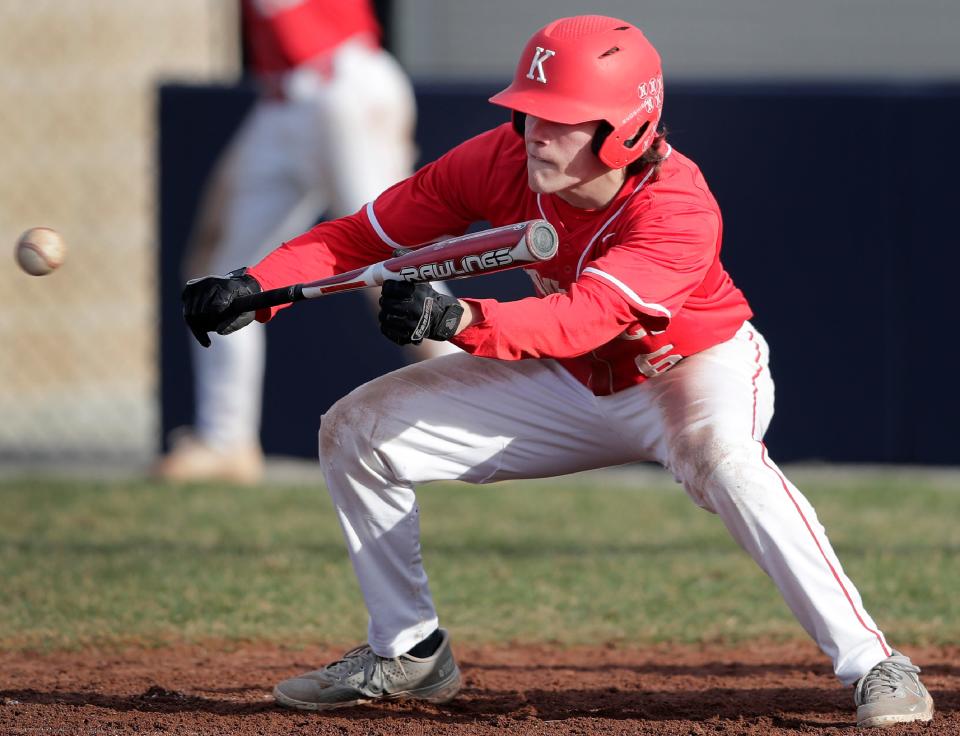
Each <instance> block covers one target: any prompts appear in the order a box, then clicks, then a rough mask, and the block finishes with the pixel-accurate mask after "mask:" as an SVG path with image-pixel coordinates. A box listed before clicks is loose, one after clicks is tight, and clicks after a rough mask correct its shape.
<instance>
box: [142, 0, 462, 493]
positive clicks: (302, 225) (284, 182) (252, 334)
mask: <svg viewBox="0 0 960 736" xmlns="http://www.w3.org/2000/svg"><path fill="white" fill-rule="evenodd" d="M241 10H242V17H243V21H244V37H245V39H246V40H247V42H248V48H249V51H250V61H251V66H252V69H253V71H254V74H255V76H256V79H257V83H258V88H259V90H260V94H259V97H258V100H257V102H256V103H255V105H254V108H253V110H252V111H251V112H250V114H249V115H248V117H247V118H246V120H245V121H244V123H243V125H242V127H241V129H240V131H239V132H238V133H237V135H236V136H235V137H234V139H233V140H232V141H231V143H230V145H229V146H228V148H227V150H226V152H225V153H224V155H223V157H222V158H221V160H220V161H219V162H218V165H217V167H216V171H215V173H214V175H213V177H212V181H211V185H210V186H209V188H208V190H207V193H206V197H205V201H204V203H203V207H202V208H201V212H200V214H199V217H198V222H197V225H196V227H195V230H194V233H193V237H192V239H191V240H192V242H191V247H190V254H189V258H188V263H187V264H186V267H187V271H188V275H189V276H190V277H196V276H202V275H204V274H209V273H225V272H226V271H228V270H229V269H230V268H231V267H232V264H236V263H251V262H253V261H256V260H259V259H260V258H262V257H263V256H264V255H265V254H266V253H267V252H268V251H269V250H270V249H271V248H272V247H273V245H275V244H276V243H278V242H280V241H282V240H285V239H288V238H291V237H293V236H294V235H297V234H298V233H301V232H303V231H304V230H305V229H307V228H308V227H310V225H311V224H313V223H314V222H315V221H316V218H317V215H318V214H319V213H323V212H327V213H328V214H329V215H331V216H340V215H345V214H349V213H351V212H355V211H356V210H358V209H359V208H360V207H361V206H362V205H363V204H365V203H366V202H368V201H370V200H371V199H372V198H373V197H375V196H376V195H377V194H379V193H380V192H382V191H383V190H384V189H386V188H387V187H388V186H390V185H391V184H393V183H395V182H396V181H398V180H400V179H402V178H404V177H405V176H408V175H409V174H410V172H411V171H412V167H413V162H414V159H415V150H414V145H413V125H414V117H415V102H414V98H413V92H412V89H411V87H410V83H409V81H408V80H407V78H406V76H405V75H404V73H403V71H402V70H401V69H400V67H399V66H398V64H397V63H396V61H395V60H394V59H393V57H392V56H390V55H389V54H388V53H387V52H385V51H384V50H383V49H382V48H381V47H380V45H379V41H378V38H379V32H380V30H379V26H378V24H377V21H376V18H375V16H374V13H373V10H372V8H371V5H370V2H369V0H284V1H283V2H278V1H277V0H242V4H241ZM371 296H372V297H373V299H374V303H373V304H372V306H373V307H374V309H376V304H375V300H376V297H377V296H378V295H377V294H375V293H373V294H371ZM451 350H453V347H452V345H449V344H443V343H437V342H432V343H424V345H422V346H421V347H419V348H415V349H414V350H413V351H412V352H409V353H408V357H410V358H411V359H418V358H424V357H432V356H434V355H442V354H445V353H448V352H451ZM193 357H194V361H193V363H194V374H195V376H194V379H195V389H196V390H195V394H196V417H195V427H194V428H193V431H192V432H187V433H184V432H182V431H181V432H179V433H178V436H175V439H174V442H173V448H172V450H171V452H170V454H169V455H167V456H166V457H164V458H163V459H162V460H161V461H160V462H159V463H158V464H157V465H156V467H155V468H154V474H155V475H156V476H158V477H160V478H164V479H170V480H208V479H221V480H229V481H233V482H240V483H254V482H256V481H258V480H259V478H260V476H261V473H262V465H263V459H262V452H261V450H260V442H259V430H260V410H261V403H262V392H263V386H262V384H263V372H264V364H265V335H264V331H263V329H262V328H261V327H259V326H255V327H253V328H251V329H249V330H245V331H244V333H243V334H242V335H237V336H236V337H235V338H233V339H231V340H221V339H220V338H219V337H215V338H214V341H213V345H212V346H211V349H210V350H206V351H199V350H198V351H194V356H193Z"/></svg>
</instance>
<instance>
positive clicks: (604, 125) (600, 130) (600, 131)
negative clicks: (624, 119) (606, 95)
mask: <svg viewBox="0 0 960 736" xmlns="http://www.w3.org/2000/svg"><path fill="white" fill-rule="evenodd" d="M612 132H613V126H612V125H610V123H608V122H607V121H606V120H601V121H600V124H599V125H597V130H596V132H594V134H593V142H592V143H591V144H590V150H591V151H593V155H594V156H599V155H600V149H601V148H603V144H604V143H605V142H606V140H607V138H609V137H610V134H611V133H612Z"/></svg>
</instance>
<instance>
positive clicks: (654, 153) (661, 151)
mask: <svg viewBox="0 0 960 736" xmlns="http://www.w3.org/2000/svg"><path fill="white" fill-rule="evenodd" d="M666 144H667V129H666V128H660V130H659V131H658V132H657V135H656V136H655V137H654V139H653V143H651V144H650V148H648V149H647V150H646V151H645V152H644V154H643V155H642V156H641V157H640V158H638V159H637V160H636V161H632V162H630V163H629V164H627V176H628V177H629V176H634V175H636V174H639V173H640V172H641V171H644V170H645V169H646V168H647V167H648V166H650V165H651V164H652V165H653V175H652V176H651V177H650V178H651V179H656V178H657V177H658V176H659V175H660V166H661V165H662V164H663V161H664V159H666V157H667V151H666V149H667V145H666Z"/></svg>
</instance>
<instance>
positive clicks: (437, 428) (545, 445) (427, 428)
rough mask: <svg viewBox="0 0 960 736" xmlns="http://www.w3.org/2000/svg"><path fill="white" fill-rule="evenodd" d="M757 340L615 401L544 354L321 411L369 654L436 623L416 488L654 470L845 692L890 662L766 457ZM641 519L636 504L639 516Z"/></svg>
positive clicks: (474, 363) (486, 363)
mask: <svg viewBox="0 0 960 736" xmlns="http://www.w3.org/2000/svg"><path fill="white" fill-rule="evenodd" d="M773 393H774V389H773V381H772V379H771V377H770V373H769V370H768V367H767V347H766V343H765V342H764V340H763V338H762V337H761V336H760V335H759V334H758V333H757V331H756V330H755V329H754V328H753V327H752V326H751V325H750V324H749V323H747V324H745V325H744V326H743V327H742V328H741V329H740V331H739V332H738V333H737V335H736V336H735V337H733V338H732V339H731V340H729V341H727V342H725V343H723V344H720V345H717V346H715V347H713V348H711V349H709V350H706V351H704V352H702V353H699V354H697V355H694V356H691V357H689V358H686V359H684V360H683V361H681V362H680V363H679V364H678V365H677V366H675V367H674V368H672V369H671V370H669V371H667V372H666V373H664V374H662V375H661V376H658V377H657V378H654V379H652V380H649V381H647V382H646V383H643V384H641V385H638V386H635V387H632V388H630V389H627V390H625V391H621V392H619V393H616V394H613V395H612V396H601V397H598V396H594V395H593V394H592V393H591V392H589V391H588V390H587V389H586V388H585V387H583V386H582V385H581V384H580V383H578V382H577V381H575V380H574V379H573V378H572V377H571V376H570V375H569V374H568V373H567V372H566V371H565V370H564V369H563V368H561V367H560V366H559V365H558V364H557V363H555V362H554V361H551V360H524V361H516V362H511V361H498V360H490V359H484V358H476V357H473V356H470V355H464V354H460V355H450V356H446V357H443V358H438V359H437V360H434V361H430V362H429V363H428V364H418V365H413V366H408V367H406V368H403V369H400V370H397V371H394V372H393V373H390V374H388V375H386V376H383V377H381V378H378V379H376V380H373V381H371V382H370V383H367V384H365V385H363V386H361V387H360V388H358V389H356V390H355V391H353V392H351V393H350V394H349V395H348V396H346V397H345V398H343V399H341V400H340V401H339V402H338V403H337V404H335V405H334V406H333V408H332V409H331V410H330V411H329V412H328V413H327V414H326V415H325V416H324V417H323V422H322V427H321V430H320V459H321V464H322V467H323V472H324V475H325V477H326V481H327V485H328V488H329V490H330V494H331V496H332V497H333V501H334V505H335V507H336V510H337V514H338V515H339V518H340V522H341V524H342V526H343V529H344V533H345V535H346V539H347V543H348V547H349V550H350V556H351V559H352V561H353V565H354V569H355V571H356V574H357V577H358V578H359V581H360V587H361V589H362V591H363V595H364V599H365V601H366V605H367V609H368V611H369V614H370V627H369V640H370V645H371V646H372V647H373V649H374V651H375V652H377V653H378V654H380V655H381V656H385V657H390V656H396V655H397V654H399V653H401V652H404V651H406V650H408V649H409V648H410V647H411V646H413V645H414V644H415V643H417V642H418V641H419V640H420V639H422V638H423V637H424V636H425V635H427V634H428V633H429V632H430V631H431V630H432V629H433V628H435V627H436V626H437V624H438V618H437V613H436V610H435V608H434V604H433V600H432V598H431V595H430V591H429V588H428V586H427V577H426V574H425V572H424V569H423V565H422V562H421V557H420V539H419V537H420V535H419V522H418V509H417V503H416V498H415V496H414V490H413V487H414V484H416V483H421V482H425V481H432V480H463V481H468V482H472V483H487V482H492V481H497V480H505V479H515V478H536V477H547V476H555V475H562V474H565V473H573V472H576V471H582V470H588V469H591V468H600V467H606V466H611V465H621V464H624V463H630V462H637V461H645V460H652V461H656V462H659V463H661V464H662V465H664V466H665V467H667V468H668V469H669V470H671V471H672V472H673V474H674V475H675V476H676V478H677V480H678V481H680V482H681V483H683V485H684V487H685V488H686V490H687V493H688V494H689V495H690V497H691V498H692V499H693V500H694V502H695V503H697V504H698V505H699V506H702V507H703V508H705V509H707V510H709V511H712V512H714V513H716V514H718V515H719V516H720V518H721V519H722V520H723V522H724V524H725V525H726V526H727V528H728V529H729V530H730V533H731V534H732V535H733V537H734V538H735V539H736V540H737V542H739V543H740V545H741V546H742V547H743V548H744V549H745V550H746V551H747V552H748V553H749V554H750V555H751V556H752V557H753V559H754V560H756V562H757V564H759V565H760V567H761V568H763V570H764V571H765V572H766V573H767V574H768V575H769V576H770V577H771V578H772V579H773V581H774V583H775V584H776V585H777V587H778V588H779V589H780V592H781V594H782V595H783V597H784V599H785V600H786V602H787V604H788V605H789V606H790V608H791V610H792V611H793V612H794V614H795V615H796V617H797V619H798V620H799V621H800V623H801V624H802V625H803V627H804V628H805V629H806V631H807V632H808V633H809V634H810V636H811V637H813V638H814V640H816V642H817V643H818V644H819V645H820V647H821V649H823V651H824V652H825V653H826V654H827V655H828V656H829V657H830V658H831V659H832V660H833V663H834V670H835V672H836V674H837V676H838V677H839V678H840V680H841V681H843V682H844V683H847V684H849V683H852V682H855V681H856V680H857V679H859V678H860V677H861V676H862V675H863V674H865V673H866V672H867V671H868V670H869V669H870V668H871V667H872V666H873V665H875V664H876V663H877V662H879V661H880V660H882V659H884V658H885V657H887V656H888V655H889V648H888V647H887V645H886V642H885V641H884V638H883V634H882V633H881V632H880V631H879V629H878V628H877V625H876V624H875V623H874V622H873V620H872V619H871V618H870V616H869V614H868V613H867V612H866V611H865V610H864V608H863V605H862V603H861V600H860V595H859V593H858V592H857V590H856V588H855V587H854V585H853V583H851V582H850V580H849V579H848V578H847V577H846V575H845V574H844V572H843V569H842V567H841V566H840V562H839V561H838V560H837V557H836V555H835V554H834V552H833V549H832V548H831V546H830V542H829V541H828V540H827V537H826V534H825V533H824V530H823V527H822V526H821V525H820V522H819V521H818V520H817V516H816V513H815V512H814V510H813V508H812V507H811V506H810V504H809V503H808V502H807V500H806V499H805V498H804V497H803V495H802V494H801V493H800V491H798V490H797V489H796V488H795V487H794V486H793V485H792V484H791V483H790V482H789V481H788V480H787V479H786V478H784V476H783V475H782V473H781V472H780V470H779V469H778V468H777V466H776V465H775V464H774V463H773V462H772V461H771V460H770V459H769V458H768V457H767V454H766V448H765V446H764V445H763V443H762V441H761V438H762V437H763V434H764V432H765V431H766V429H767V425H768V423H769V421H770V418H771V417H772V415H773ZM638 513H639V509H638Z"/></svg>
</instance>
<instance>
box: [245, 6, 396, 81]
mask: <svg viewBox="0 0 960 736" xmlns="http://www.w3.org/2000/svg"><path fill="white" fill-rule="evenodd" d="M242 11H243V24H244V36H245V38H246V40H247V44H248V46H249V50H250V61H251V66H252V67H253V71H254V72H255V73H256V74H257V75H260V76H269V75H272V74H280V73H282V72H285V71H288V70H290V69H293V68H294V67H296V66H299V65H300V64H302V63H304V62H306V61H309V60H312V59H316V58H318V57H321V56H322V55H323V54H325V53H327V52H329V51H332V50H333V49H335V48H336V47H337V46H338V45H340V44H341V43H342V42H343V41H345V40H346V39H348V38H351V37H353V36H358V37H360V38H364V39H365V40H367V41H368V42H369V43H376V42H377V39H379V38H380V25H379V24H378V23H377V19H376V16H375V15H374V13H373V8H372V7H371V5H370V2H369V0H243V3H242Z"/></svg>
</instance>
